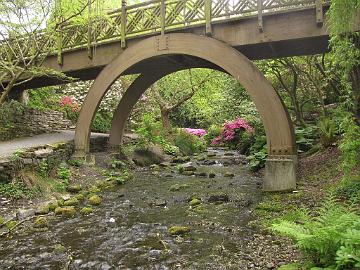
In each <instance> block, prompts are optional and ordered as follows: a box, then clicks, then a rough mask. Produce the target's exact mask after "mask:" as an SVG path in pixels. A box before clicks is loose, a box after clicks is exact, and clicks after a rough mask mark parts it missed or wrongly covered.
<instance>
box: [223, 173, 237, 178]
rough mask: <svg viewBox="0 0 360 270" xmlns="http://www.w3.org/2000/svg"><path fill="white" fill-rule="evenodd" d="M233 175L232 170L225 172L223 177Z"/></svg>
mask: <svg viewBox="0 0 360 270" xmlns="http://www.w3.org/2000/svg"><path fill="white" fill-rule="evenodd" d="M234 176H235V174H234V173H232V172H225V173H224V177H234Z"/></svg>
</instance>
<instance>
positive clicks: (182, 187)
mask: <svg viewBox="0 0 360 270" xmlns="http://www.w3.org/2000/svg"><path fill="white" fill-rule="evenodd" d="M188 187H189V185H188V184H183V185H179V184H175V185H172V186H171V187H170V188H169V190H170V191H179V190H181V189H185V188H188Z"/></svg>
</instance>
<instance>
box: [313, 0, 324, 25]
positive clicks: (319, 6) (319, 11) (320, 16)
mask: <svg viewBox="0 0 360 270" xmlns="http://www.w3.org/2000/svg"><path fill="white" fill-rule="evenodd" d="M315 6H316V23H317V25H318V26H322V25H323V23H324V12H323V3H322V0H316V1H315Z"/></svg>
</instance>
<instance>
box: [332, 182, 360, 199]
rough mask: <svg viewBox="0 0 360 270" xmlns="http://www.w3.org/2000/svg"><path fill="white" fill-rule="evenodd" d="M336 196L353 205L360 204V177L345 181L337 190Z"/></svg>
mask: <svg viewBox="0 0 360 270" xmlns="http://www.w3.org/2000/svg"><path fill="white" fill-rule="evenodd" d="M335 192H336V195H337V196H339V197H340V198H342V199H346V200H348V201H350V202H352V203H355V204H357V203H360V175H358V176H353V177H350V178H349V179H343V181H342V182H341V184H340V186H338V187H337V188H336V191H335Z"/></svg>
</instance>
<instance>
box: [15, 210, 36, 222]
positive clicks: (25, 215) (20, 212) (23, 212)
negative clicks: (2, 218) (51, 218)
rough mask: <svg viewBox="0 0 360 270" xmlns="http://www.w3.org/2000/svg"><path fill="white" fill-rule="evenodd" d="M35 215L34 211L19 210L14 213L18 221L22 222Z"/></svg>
mask: <svg viewBox="0 0 360 270" xmlns="http://www.w3.org/2000/svg"><path fill="white" fill-rule="evenodd" d="M34 215H35V209H19V210H18V211H17V213H16V218H17V219H18V220H24V219H27V218H28V217H31V216H34Z"/></svg>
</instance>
